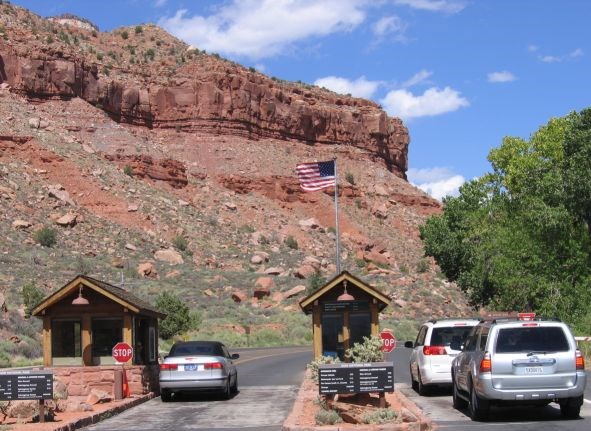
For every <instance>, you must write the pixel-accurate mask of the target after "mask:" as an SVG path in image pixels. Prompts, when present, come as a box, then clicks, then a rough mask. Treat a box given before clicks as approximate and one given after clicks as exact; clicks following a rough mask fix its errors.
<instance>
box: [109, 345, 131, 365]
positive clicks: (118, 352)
mask: <svg viewBox="0 0 591 431" xmlns="http://www.w3.org/2000/svg"><path fill="white" fill-rule="evenodd" d="M111 354H112V355H113V359H115V360H116V361H117V362H127V361H129V360H130V359H131V358H132V357H133V348H132V347H131V346H130V345H129V344H127V343H117V344H115V345H114V346H113V350H112V353H111Z"/></svg>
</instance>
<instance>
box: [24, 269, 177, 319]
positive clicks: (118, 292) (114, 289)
mask: <svg viewBox="0 0 591 431" xmlns="http://www.w3.org/2000/svg"><path fill="white" fill-rule="evenodd" d="M80 284H82V285H84V286H85V287H87V288H89V289H92V290H94V291H96V292H98V293H99V294H102V295H103V296H106V297H109V298H110V299H111V300H113V301H115V302H118V303H120V304H121V305H122V306H124V307H126V308H128V309H130V310H131V311H133V312H135V313H138V314H147V315H151V316H154V317H157V318H159V319H164V318H165V317H166V314H164V313H161V312H160V311H158V310H157V309H156V308H155V307H154V306H152V305H151V304H149V303H148V302H146V301H144V300H143V299H140V298H138V297H137V296H135V295H134V294H132V293H130V292H128V291H127V290H124V289H122V288H121V287H118V286H114V285H112V284H109V283H107V282H105V281H101V280H97V279H96V278H92V277H89V276H87V275H78V276H76V277H75V278H74V279H72V280H71V281H70V282H68V283H67V284H66V285H64V286H63V287H62V288H61V289H59V290H57V291H56V292H54V293H53V294H51V295H49V296H48V297H47V298H45V299H43V300H42V301H41V302H40V303H39V304H37V305H36V306H35V308H33V310H32V311H31V315H33V316H36V315H38V314H41V313H42V312H43V310H45V309H46V308H48V307H50V306H52V305H53V304H55V303H57V302H59V301H61V300H62V299H63V298H64V297H66V296H68V295H70V294H71V293H72V292H75V291H76V290H77V289H78V287H79V286H80Z"/></svg>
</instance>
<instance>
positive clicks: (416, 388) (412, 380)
mask: <svg viewBox="0 0 591 431" xmlns="http://www.w3.org/2000/svg"><path fill="white" fill-rule="evenodd" d="M409 372H410V385H411V386H412V388H413V389H414V391H415V392H419V384H418V383H417V382H416V380H415V379H414V378H413V377H412V366H411V367H410V368H409Z"/></svg>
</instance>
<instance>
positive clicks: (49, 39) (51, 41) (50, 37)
mask: <svg viewBox="0 0 591 431" xmlns="http://www.w3.org/2000/svg"><path fill="white" fill-rule="evenodd" d="M45 42H46V43H47V44H48V45H50V44H52V43H53V37H52V36H51V35H49V36H47V39H45Z"/></svg>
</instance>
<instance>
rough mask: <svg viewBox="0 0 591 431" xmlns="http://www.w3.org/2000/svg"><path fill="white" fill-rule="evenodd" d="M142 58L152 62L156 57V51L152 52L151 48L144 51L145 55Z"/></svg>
mask: <svg viewBox="0 0 591 431" xmlns="http://www.w3.org/2000/svg"><path fill="white" fill-rule="evenodd" d="M144 57H145V58H146V59H150V60H151V61H154V57H156V51H154V49H153V48H148V49H147V50H146V53H145V54H144Z"/></svg>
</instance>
